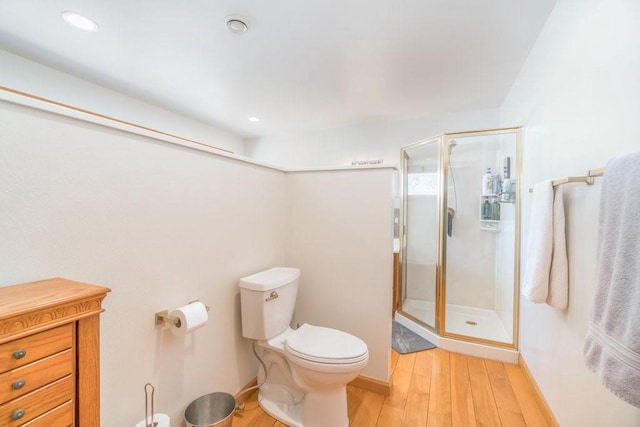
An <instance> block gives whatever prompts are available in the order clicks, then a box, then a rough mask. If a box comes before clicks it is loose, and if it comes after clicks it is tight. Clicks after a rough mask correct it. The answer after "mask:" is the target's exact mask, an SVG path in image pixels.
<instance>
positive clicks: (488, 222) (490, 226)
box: [480, 191, 516, 233]
mask: <svg viewBox="0 0 640 427" xmlns="http://www.w3.org/2000/svg"><path fill="white" fill-rule="evenodd" d="M503 194H508V195H509V199H508V200H501V198H502V195H503ZM512 195H515V193H512V192H504V191H503V192H500V193H498V194H481V195H480V230H483V231H490V232H493V233H497V232H499V231H500V213H499V212H498V219H484V218H482V205H483V204H484V202H485V200H489V201H491V200H492V199H497V201H498V203H499V204H505V203H508V204H515V202H516V201H515V197H512Z"/></svg>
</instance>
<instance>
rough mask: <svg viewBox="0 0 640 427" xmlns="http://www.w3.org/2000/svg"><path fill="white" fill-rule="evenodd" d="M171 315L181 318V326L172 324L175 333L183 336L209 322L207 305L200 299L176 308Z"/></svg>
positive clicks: (172, 330)
mask: <svg viewBox="0 0 640 427" xmlns="http://www.w3.org/2000/svg"><path fill="white" fill-rule="evenodd" d="M169 316H172V317H177V318H178V319H180V326H179V327H178V326H176V325H171V332H173V335H175V336H178V337H181V336H183V335H185V334H188V333H190V332H192V331H194V330H196V329H198V328H200V327H202V326H204V325H205V323H207V320H208V319H209V316H208V315H207V307H205V305H204V304H203V303H201V302H200V301H196V302H192V303H191V304H187V305H185V306H182V307H180V308H176V309H175V310H173V311H172V312H171V313H169Z"/></svg>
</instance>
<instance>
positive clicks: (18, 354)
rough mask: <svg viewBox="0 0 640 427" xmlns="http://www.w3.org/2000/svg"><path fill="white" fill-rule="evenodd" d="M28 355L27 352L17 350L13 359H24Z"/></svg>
mask: <svg viewBox="0 0 640 427" xmlns="http://www.w3.org/2000/svg"><path fill="white" fill-rule="evenodd" d="M26 355H27V350H23V349H20V350H16V351H14V352H13V358H14V359H22V358H23V357H25V356H26Z"/></svg>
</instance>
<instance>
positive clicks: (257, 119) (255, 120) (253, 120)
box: [249, 117, 260, 122]
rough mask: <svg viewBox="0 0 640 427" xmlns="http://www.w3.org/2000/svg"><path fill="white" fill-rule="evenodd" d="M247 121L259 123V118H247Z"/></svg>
mask: <svg viewBox="0 0 640 427" xmlns="http://www.w3.org/2000/svg"><path fill="white" fill-rule="evenodd" d="M249 121H250V122H259V121H260V119H259V118H257V117H249Z"/></svg>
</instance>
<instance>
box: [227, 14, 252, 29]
mask: <svg viewBox="0 0 640 427" xmlns="http://www.w3.org/2000/svg"><path fill="white" fill-rule="evenodd" d="M226 23H227V28H228V29H229V30H230V31H231V32H232V33H236V34H241V33H244V32H245V31H247V30H248V29H249V24H247V20H246V19H244V18H243V17H242V16H238V15H229V16H227V18H226Z"/></svg>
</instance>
